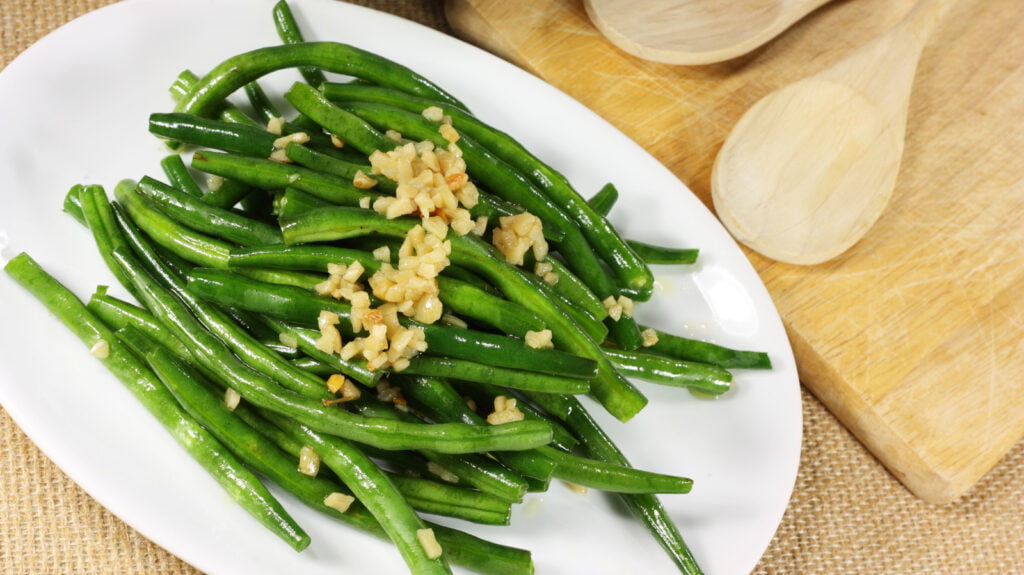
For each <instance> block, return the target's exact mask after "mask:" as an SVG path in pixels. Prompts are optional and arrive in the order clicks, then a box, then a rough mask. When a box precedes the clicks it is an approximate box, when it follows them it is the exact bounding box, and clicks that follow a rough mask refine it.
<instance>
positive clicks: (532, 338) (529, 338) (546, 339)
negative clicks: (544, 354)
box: [525, 329, 555, 349]
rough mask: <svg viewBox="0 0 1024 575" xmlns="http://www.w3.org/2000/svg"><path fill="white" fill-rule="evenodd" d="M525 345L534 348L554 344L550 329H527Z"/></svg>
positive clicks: (545, 347)
mask: <svg viewBox="0 0 1024 575" xmlns="http://www.w3.org/2000/svg"><path fill="white" fill-rule="evenodd" d="M525 339H526V345H528V346H530V347H532V348H534V349H551V348H553V347H555V345H554V344H553V343H552V342H551V330H550V329H543V330H541V331H532V330H531V331H527V332H526V338H525Z"/></svg>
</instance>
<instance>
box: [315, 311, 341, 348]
mask: <svg viewBox="0 0 1024 575" xmlns="http://www.w3.org/2000/svg"><path fill="white" fill-rule="evenodd" d="M339 323H341V318H339V317H338V314H336V313H334V312H331V311H327V310H322V311H321V312H320V316H319V317H318V318H317V324H318V325H319V327H320V337H319V338H317V340H316V348H317V349H319V350H320V351H322V352H324V353H331V354H337V353H340V352H341V349H342V345H341V332H339V331H338V328H337V327H336V326H337V325H338V324H339Z"/></svg>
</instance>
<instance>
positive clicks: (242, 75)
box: [176, 42, 463, 116]
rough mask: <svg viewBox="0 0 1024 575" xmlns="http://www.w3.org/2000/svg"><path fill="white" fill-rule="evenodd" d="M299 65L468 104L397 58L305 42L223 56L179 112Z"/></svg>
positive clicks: (199, 108)
mask: <svg viewBox="0 0 1024 575" xmlns="http://www.w3.org/2000/svg"><path fill="white" fill-rule="evenodd" d="M300 66H315V67H318V68H322V69H323V70H325V71H328V72H334V73H338V74H345V75H349V76H353V77H357V78H363V79H366V80H369V81H371V82H373V83H375V84H380V85H383V86H391V87H394V88H397V89H399V90H402V91H406V92H410V93H413V94H424V95H429V96H431V97H436V98H440V99H442V100H444V101H447V102H450V103H452V104H455V105H457V106H459V107H463V106H462V105H461V104H460V103H459V102H458V100H456V99H455V98H453V97H452V96H450V95H448V93H447V92H445V91H444V90H442V89H440V88H438V87H437V86H436V85H434V84H433V83H431V82H430V81H428V80H427V79H426V78H423V77H422V76H420V75H419V74H416V73H415V72H413V71H412V70H410V69H408V68H406V67H405V66H402V65H401V64H398V63H397V62H394V61H391V60H389V59H387V58H383V57H381V56H378V55H376V54H373V53H371V52H367V51H366V50H362V49H360V48H356V47H355V46H351V45H347V44H341V43H336V42H303V43H301V44H286V45H283V46H270V47H266V48H257V49H255V50H252V51H249V52H245V53H243V54H238V55H235V56H232V57H230V58H228V59H226V60H224V61H223V62H221V63H220V64H218V65H217V66H215V67H214V68H213V70H211V71H210V73H208V74H207V75H206V76H204V77H203V78H202V79H200V81H199V82H198V83H196V85H194V86H192V89H191V90H189V92H188V94H186V95H185V97H184V98H182V100H181V101H180V102H179V103H178V105H177V109H176V111H184V112H190V113H194V114H198V115H200V116H208V115H211V114H212V113H214V112H215V110H216V108H217V106H219V105H220V104H221V103H222V102H223V101H224V100H225V99H226V98H227V97H228V96H229V95H230V94H232V93H233V92H235V91H236V90H238V89H239V88H241V87H243V86H245V84H247V83H249V82H251V81H253V80H257V79H259V78H261V77H262V76H265V75H266V74H269V73H271V72H274V71H277V70H281V69H284V68H296V67H300Z"/></svg>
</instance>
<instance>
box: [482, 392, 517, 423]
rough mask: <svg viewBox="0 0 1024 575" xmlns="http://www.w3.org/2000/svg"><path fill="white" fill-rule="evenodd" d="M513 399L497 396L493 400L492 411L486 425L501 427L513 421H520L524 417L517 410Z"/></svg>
mask: <svg viewBox="0 0 1024 575" xmlns="http://www.w3.org/2000/svg"><path fill="white" fill-rule="evenodd" d="M516 403H517V402H516V399H515V398H514V397H505V396H504V395H499V396H497V397H495V398H494V411H492V412H491V414H490V415H488V416H487V423H490V424H491V425H501V424H502V423H511V422H513V421H522V420H523V419H524V418H525V417H526V416H525V415H523V412H522V411H520V410H519V407H518V406H517V405H516Z"/></svg>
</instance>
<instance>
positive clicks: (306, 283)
mask: <svg viewBox="0 0 1024 575" xmlns="http://www.w3.org/2000/svg"><path fill="white" fill-rule="evenodd" d="M234 271H235V273H237V274H240V275H243V276H246V277H249V278H252V279H254V280H256V281H261V282H266V283H269V284H277V285H283V286H294V287H298V288H302V289H307V290H310V291H312V290H315V289H316V286H317V285H319V284H320V283H322V282H323V281H324V280H325V279H327V275H326V274H317V273H311V272H300V271H294V270H281V269H277V268H254V267H247V268H238V269H236V270H234Z"/></svg>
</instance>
